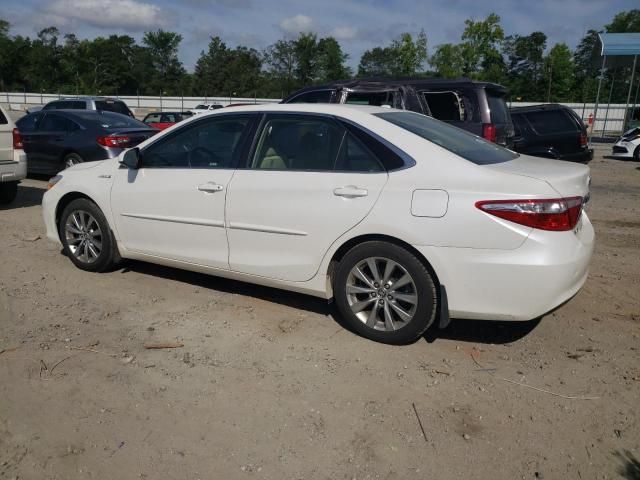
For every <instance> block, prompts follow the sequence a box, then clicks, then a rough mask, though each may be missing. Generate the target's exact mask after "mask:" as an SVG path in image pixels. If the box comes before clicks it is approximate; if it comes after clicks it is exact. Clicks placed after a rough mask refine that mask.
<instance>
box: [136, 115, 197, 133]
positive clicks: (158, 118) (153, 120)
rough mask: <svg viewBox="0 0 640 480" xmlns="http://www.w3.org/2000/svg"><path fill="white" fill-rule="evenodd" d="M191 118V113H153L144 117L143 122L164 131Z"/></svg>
mask: <svg viewBox="0 0 640 480" xmlns="http://www.w3.org/2000/svg"><path fill="white" fill-rule="evenodd" d="M190 116H191V113H190V112H153V113H149V114H148V115H147V116H146V117H144V120H142V121H143V122H144V123H146V124H147V125H149V126H151V127H153V128H157V129H158V130H164V129H165V128H169V127H170V126H171V125H175V124H176V123H178V122H181V121H182V120H184V119H185V118H189V117H190Z"/></svg>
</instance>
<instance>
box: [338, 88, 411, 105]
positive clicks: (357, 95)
mask: <svg viewBox="0 0 640 480" xmlns="http://www.w3.org/2000/svg"><path fill="white" fill-rule="evenodd" d="M344 103H348V104H351V105H373V106H376V107H393V108H402V102H401V101H400V92H398V91H397V90H393V91H386V92H348V93H347V98H346V100H345V102H344Z"/></svg>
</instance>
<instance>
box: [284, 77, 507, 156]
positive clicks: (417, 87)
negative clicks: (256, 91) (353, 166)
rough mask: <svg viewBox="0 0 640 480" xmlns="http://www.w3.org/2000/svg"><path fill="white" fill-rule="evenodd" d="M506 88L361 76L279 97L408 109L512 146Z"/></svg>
mask: <svg viewBox="0 0 640 480" xmlns="http://www.w3.org/2000/svg"><path fill="white" fill-rule="evenodd" d="M506 94H507V90H506V89H505V88H504V87H503V86H501V85H497V84H495V83H487V82H475V81H473V80H469V79H466V78H463V79H458V80H446V79H442V78H434V79H361V80H348V81H340V82H334V83H330V84H326V85H314V86H312V87H306V88H303V89H301V90H298V91H297V92H295V93H293V94H291V95H289V97H287V98H285V99H284V100H283V101H282V103H350V104H359V105H377V106H389V107H392V108H399V109H403V110H412V111H414V112H418V113H422V114H425V115H429V116H432V117H434V118H437V119H438V120H442V121H444V122H447V123H450V124H452V125H455V126H456V127H459V128H462V129H464V130H467V131H469V132H471V133H474V134H476V135H479V136H482V137H484V138H486V139H488V140H491V141H492V142H496V143H499V144H500V145H505V146H508V147H512V146H513V124H512V123H511V117H510V116H509V110H508V108H507V104H506V102H505V96H506Z"/></svg>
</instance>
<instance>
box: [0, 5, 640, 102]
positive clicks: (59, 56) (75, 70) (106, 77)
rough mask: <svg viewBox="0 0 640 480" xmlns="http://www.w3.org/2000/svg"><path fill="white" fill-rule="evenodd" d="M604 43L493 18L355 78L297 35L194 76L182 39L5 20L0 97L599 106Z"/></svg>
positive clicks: (632, 25) (219, 43) (622, 77)
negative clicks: (312, 98) (338, 84)
mask: <svg viewBox="0 0 640 480" xmlns="http://www.w3.org/2000/svg"><path fill="white" fill-rule="evenodd" d="M601 31H606V32H609V33H624V32H640V10H637V9H634V10H629V11H624V12H620V13H618V14H616V15H615V16H614V17H613V19H612V20H611V22H610V23H609V24H607V25H605V26H604V28H603V30H601ZM597 35H598V31H596V30H589V31H587V32H586V34H585V35H584V37H583V38H582V39H581V40H580V42H579V43H578V45H577V47H576V48H575V49H574V50H573V51H572V50H571V49H570V48H569V46H568V45H566V44H565V43H556V44H555V45H553V46H550V45H548V43H547V36H546V35H545V33H544V32H541V31H535V32H531V33H530V34H528V35H520V34H516V35H506V34H505V32H504V29H503V28H502V26H501V25H500V17H499V16H498V15H496V14H494V13H492V14H490V15H488V16H487V17H486V18H484V19H482V20H472V19H468V20H465V21H464V28H463V30H462V34H461V36H460V42H459V43H446V44H441V45H437V46H436V47H435V48H434V50H433V53H431V54H430V55H429V52H428V49H427V46H428V41H427V34H426V33H425V32H424V30H422V31H421V32H420V33H418V34H417V35H415V34H414V35H412V34H411V33H403V34H401V35H399V36H398V38H396V39H394V40H393V41H392V42H390V43H389V45H386V46H376V47H374V48H371V49H369V50H367V51H365V52H364V53H363V54H362V56H361V58H360V62H359V64H358V66H357V69H355V70H353V69H351V68H350V67H349V66H348V62H347V61H348V55H347V54H346V53H345V52H344V50H343V49H342V46H341V45H340V43H339V42H338V40H336V39H335V38H333V37H331V36H328V37H320V36H318V35H317V34H315V33H300V34H299V35H298V36H297V37H296V38H283V39H281V40H278V41H276V42H275V43H274V44H273V45H270V46H268V47H266V48H265V49H264V50H262V51H259V50H256V49H254V48H250V47H246V46H235V47H231V46H229V45H227V44H226V43H225V42H224V41H223V39H222V38H220V37H219V36H212V37H211V38H210V41H209V44H208V45H207V48H206V49H205V50H203V51H202V52H201V54H200V57H199V58H198V60H197V62H196V65H195V69H194V71H193V72H192V73H191V72H187V70H186V69H185V67H184V65H183V63H182V61H181V60H180V58H179V55H178V51H179V47H180V43H181V42H182V36H181V35H180V34H178V33H176V32H170V31H165V30H157V31H152V32H146V33H145V34H144V36H143V37H142V41H141V43H138V42H137V41H136V40H135V39H134V38H133V37H131V36H128V35H110V36H108V37H97V38H94V39H91V40H90V39H79V38H78V37H77V36H76V35H75V34H73V33H69V34H65V35H61V33H60V31H59V30H58V29H57V28H56V27H54V26H52V27H48V28H45V29H43V30H41V31H40V32H38V33H37V35H36V37H35V38H30V37H25V36H22V35H12V34H11V25H10V24H9V23H8V22H7V21H5V20H2V19H0V91H22V90H24V91H30V92H45V93H65V94H101V95H154V96H157V95H167V96H178V95H184V96H200V97H205V96H209V97H213V96H234V97H254V96H255V97H284V96H286V95H288V94H289V93H291V92H293V91H295V90H297V89H298V88H301V87H303V86H307V85H312V84H317V83H324V82H331V81H334V80H340V79H348V78H352V77H359V78H366V77H374V76H384V77H392V76H393V77H408V76H410V77H424V78H430V77H445V78H456V77H468V78H472V79H474V80H482V81H490V82H496V83H500V84H502V85H505V86H506V87H507V88H508V89H509V91H510V98H511V99H512V100H519V101H558V102H570V101H573V102H593V101H594V100H595V96H596V88H597V83H598V72H599V67H598V66H596V65H594V62H593V59H592V54H593V51H594V48H595V47H596V42H597ZM548 47H550V48H548ZM629 72H630V68H628V67H618V68H609V69H607V72H606V75H605V82H604V92H606V93H605V95H607V94H608V92H609V91H611V92H612V101H614V102H620V101H624V100H625V98H626V91H627V90H626V89H627V88H628V81H629V80H628V77H629ZM625 81H626V82H627V85H626V87H625V85H624V82H625ZM639 81H640V79H639ZM612 87H613V88H612Z"/></svg>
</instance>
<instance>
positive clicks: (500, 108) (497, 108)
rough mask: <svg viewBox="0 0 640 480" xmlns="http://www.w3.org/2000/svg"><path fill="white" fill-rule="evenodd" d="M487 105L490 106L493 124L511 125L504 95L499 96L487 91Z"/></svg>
mask: <svg viewBox="0 0 640 480" xmlns="http://www.w3.org/2000/svg"><path fill="white" fill-rule="evenodd" d="M487 103H488V104H489V110H490V112H491V122H492V123H509V111H508V110H507V102H505V100H504V97H503V96H502V95H497V94H495V93H493V92H491V91H489V90H487Z"/></svg>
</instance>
